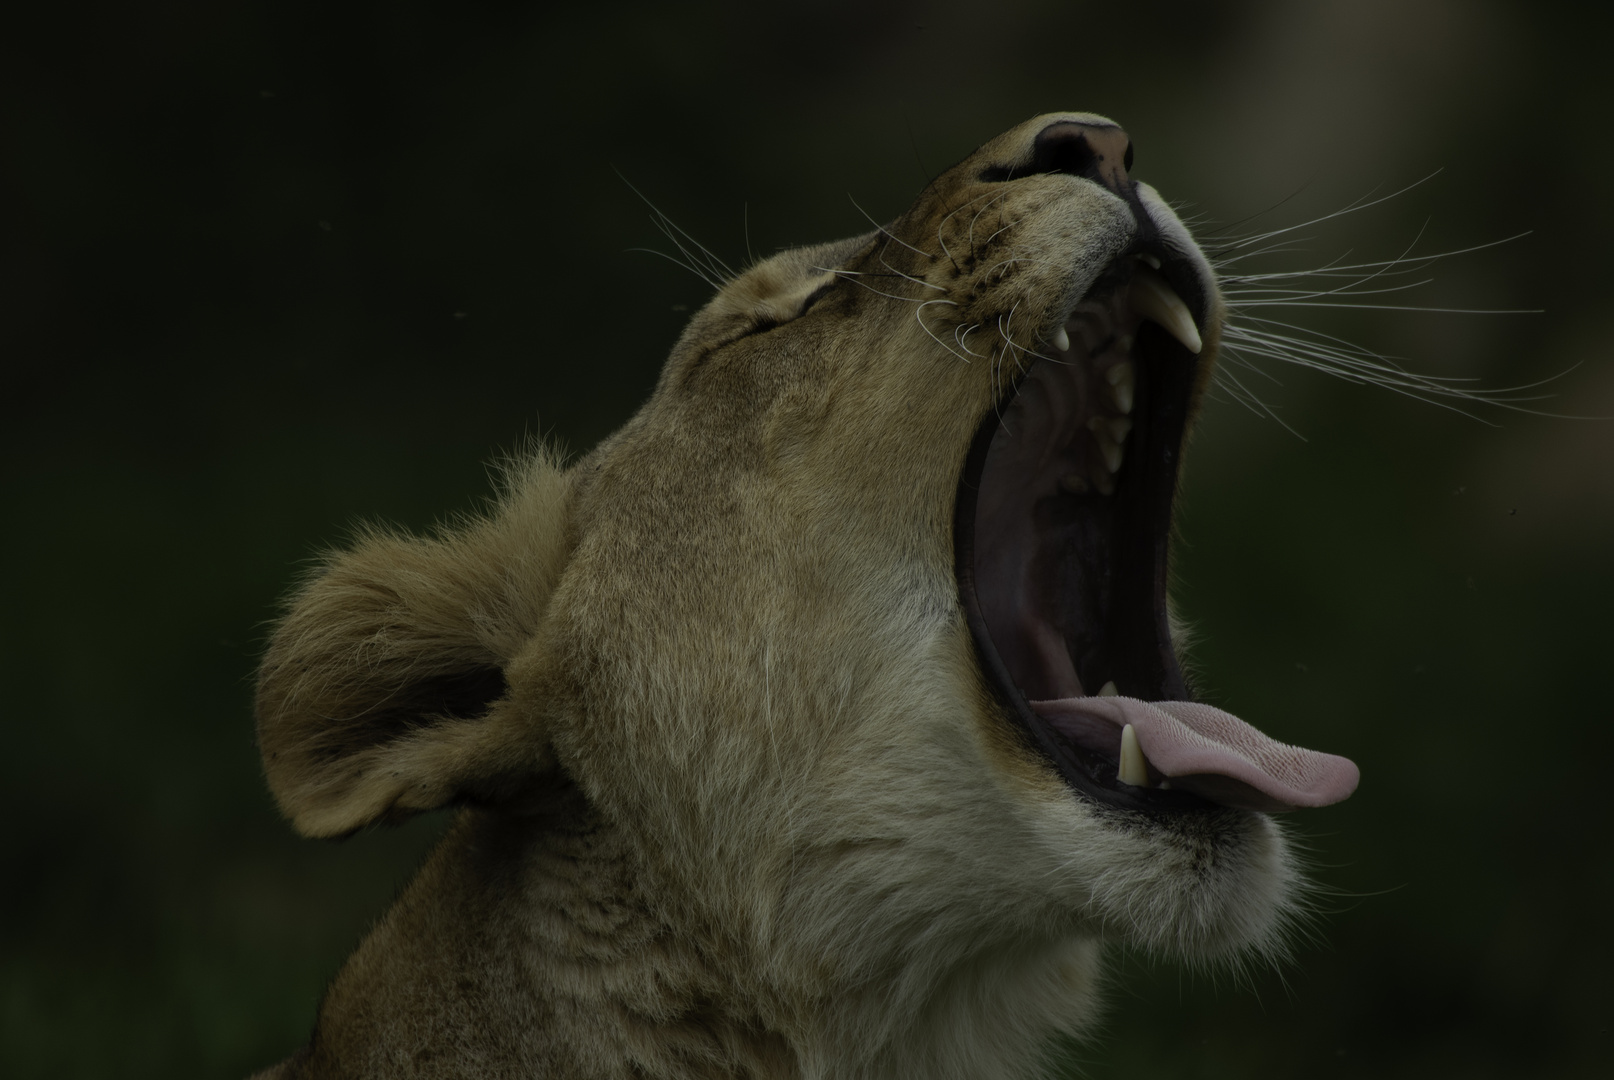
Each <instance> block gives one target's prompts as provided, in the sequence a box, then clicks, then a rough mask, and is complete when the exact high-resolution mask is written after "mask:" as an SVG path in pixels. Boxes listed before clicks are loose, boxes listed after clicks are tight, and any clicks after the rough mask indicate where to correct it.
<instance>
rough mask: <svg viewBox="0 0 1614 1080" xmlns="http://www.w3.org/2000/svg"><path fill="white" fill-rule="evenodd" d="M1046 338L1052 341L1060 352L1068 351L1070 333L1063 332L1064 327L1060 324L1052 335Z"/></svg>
mask: <svg viewBox="0 0 1614 1080" xmlns="http://www.w3.org/2000/svg"><path fill="white" fill-rule="evenodd" d="M1048 340H1049V341H1052V342H1053V343H1054V348H1056V349H1058V350H1059V351H1060V352H1070V335H1069V334H1067V333H1065V328H1064V327H1063V326H1061V327H1060V328H1059V329H1058V330H1055V331H1054V336H1053V337H1051V338H1049V339H1048Z"/></svg>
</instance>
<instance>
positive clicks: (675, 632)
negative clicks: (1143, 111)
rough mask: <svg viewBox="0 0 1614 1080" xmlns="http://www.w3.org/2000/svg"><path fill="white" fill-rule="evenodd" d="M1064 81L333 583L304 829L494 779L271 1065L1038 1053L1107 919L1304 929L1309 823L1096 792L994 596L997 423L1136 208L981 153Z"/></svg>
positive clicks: (770, 1071) (270, 702) (1136, 931)
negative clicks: (978, 495)
mask: <svg viewBox="0 0 1614 1080" xmlns="http://www.w3.org/2000/svg"><path fill="white" fill-rule="evenodd" d="M1053 119H1055V118H1053V117H1043V118H1039V119H1038V120H1034V121H1032V122H1030V123H1028V124H1026V125H1022V126H1021V127H1019V128H1016V129H1015V130H1014V131H1011V132H1010V133H1008V134H1007V135H1004V136H1002V137H1001V138H999V139H997V140H994V141H993V142H992V143H989V144H987V146H985V147H983V148H982V149H981V150H980V151H978V152H977V154H976V155H974V156H973V157H972V158H970V159H968V160H966V161H965V162H964V163H962V164H960V165H959V166H957V167H956V168H955V169H953V170H951V171H949V172H948V173H946V174H944V175H943V176H942V177H941V178H939V179H938V180H937V181H936V182H935V183H934V184H932V185H931V187H930V188H928V189H927V190H926V191H925V192H924V193H923V194H922V195H921V196H920V198H919V200H918V202H917V203H916V204H915V206H914V207H913V208H912V209H911V210H910V211H909V212H908V213H907V214H906V215H904V216H903V217H902V218H900V219H899V220H898V221H897V222H895V223H894V224H893V225H892V226H890V229H889V233H876V234H871V235H869V236H865V237H861V238H858V239H856V240H852V241H847V242H843V243H840V244H832V245H825V246H823V247H819V248H811V249H803V250H801V251H795V252H787V253H785V254H783V255H780V256H777V257H775V258H773V259H770V260H768V261H766V262H764V263H762V264H760V265H758V266H756V267H754V268H752V269H751V270H749V271H747V272H746V273H744V274H742V275H740V276H739V277H738V278H737V279H736V280H734V281H733V282H730V283H729V284H728V285H727V286H726V287H725V288H724V289H723V290H722V291H721V292H720V293H719V295H718V296H717V297H716V298H715V299H714V300H713V301H712V302H711V304H710V305H708V307H707V308H705V309H704V310H703V311H701V312H700V313H699V314H697V315H696V316H695V317H694V319H693V320H692V321H691V323H690V326H689V328H688V329H687V330H686V332H685V333H684V335H683V337H682V338H681V340H680V341H679V343H678V345H677V346H676V348H675V349H674V351H673V353H672V356H671V358H670V359H669V361H668V363H667V366H666V368H665V370H664V372H663V375H662V378H661V381H660V384H659V385H658V387H657V390H656V392H655V394H654V396H653V397H652V398H651V400H650V402H649V403H648V404H647V405H646V406H645V407H644V408H643V409H642V410H641V411H640V412H639V413H638V414H637V415H636V416H635V417H634V418H633V419H632V420H630V421H629V423H628V424H627V425H626V426H625V427H624V428H623V429H622V430H621V431H619V432H618V433H617V434H616V435H614V436H612V437H611V438H610V439H608V440H607V441H606V442H605V443H603V444H602V445H601V446H600V447H598V448H597V449H596V450H595V451H594V452H593V453H592V454H590V455H589V456H588V457H586V458H584V459H583V460H582V461H581V462H579V463H578V464H576V465H575V466H573V467H572V468H570V469H565V470H563V469H562V468H561V467H560V465H559V464H558V463H557V462H556V461H554V460H553V459H551V458H547V457H544V456H539V457H538V458H537V459H536V460H534V461H533V462H532V463H531V464H530V465H529V466H528V467H526V469H525V471H523V472H520V473H519V474H518V475H515V476H513V477H512V478H511V481H510V483H509V485H508V490H507V491H506V492H505V494H504V496H503V498H502V499H501V501H500V502H499V504H498V506H497V508H496V509H494V510H493V511H492V512H491V513H490V514H488V515H487V516H485V517H481V518H478V519H476V520H473V521H470V522H468V523H464V524H462V525H460V526H458V527H455V528H452V529H447V530H444V531H442V532H441V533H439V534H438V535H436V536H434V537H432V538H428V539H416V538H409V537H402V536H395V535H391V534H384V533H370V534H366V535H365V536H363V537H361V538H360V540H359V541H358V542H357V544H356V545H355V546H354V547H353V548H352V549H351V550H349V551H347V552H345V553H342V554H339V555H336V556H334V557H332V558H331V559H330V560H329V561H328V562H327V564H326V566H325V568H324V569H323V571H322V572H321V573H320V574H319V575H318V576H316V577H313V578H312V579H310V580H309V581H308V582H307V583H306V584H305V585H304V586H303V587H302V589H301V590H300V591H299V592H298V593H297V594H296V596H295V597H294V598H293V600H292V603H291V607H290V611H289V614H288V615H287V616H286V617H285V619H284V621H283V622H282V623H281V625H280V626H279V628H278V630H277V632H276V634H275V637H274V641H273V644H272V646H271V648H270V651H269V654H268V656H267V658H266V659H265V661H264V665H263V670H262V674H261V683H260V689H259V714H258V716H259V732H260V739H261V742H262V746H263V752H264V759H265V764H266V769H267V772H268V777H269V783H270V785H271V787H272V788H273V790H274V792H275V796H276V798H277V799H278V800H279V802H280V805H281V807H282V808H283V809H284V811H285V812H286V813H287V814H288V816H290V817H291V819H292V821H293V822H294V823H295V824H296V826H297V828H298V829H299V830H300V831H302V832H303V833H305V834H307V835H311V836H333V835H341V834H345V833H348V832H351V831H353V830H355V829H358V828H361V827H363V826H365V825H366V824H369V823H371V822H374V821H377V820H384V819H392V818H396V817H398V816H400V815H404V814H407V813H410V812H414V811H420V810H426V809H430V808H433V807H438V806H443V805H448V804H451V803H458V804H461V805H462V806H463V808H462V809H461V810H460V811H459V813H458V817H457V819H456V820H455V822H454V824H453V826H452V828H451V829H450V830H449V832H448V834H447V835H446V836H445V837H444V839H443V841H442V842H441V844H440V845H439V846H438V847H437V849H436V851H435V852H434V854H433V855H432V856H431V858H430V859H429V860H428V862H427V863H426V865H425V866H424V867H423V868H422V870H421V871H420V873H419V875H418V876H417V877H416V879H415V880H414V882H413V883H412V884H411V885H410V886H409V888H408V889H407V890H406V891H405V892H404V894H403V895H402V896H401V897H400V899H399V900H398V902H397V903H396V905H395V906H394V907H393V908H392V910H391V911H389V912H388V913H387V915H386V916H385V917H384V918H383V919H382V920H381V921H380V923H379V924H378V925H377V926H376V928H375V930H374V931H373V932H372V933H371V935H370V936H369V937H368V939H367V940H366V941H365V942H364V943H363V944H362V945H361V946H360V948H359V949H358V951H357V952H356V953H355V954H354V956H353V957H352V958H351V959H350V960H349V962H348V963H347V965H346V966H345V967H344V968H343V970H342V972H341V974H340V975H339V976H338V977H337V979H336V981H335V983H334V984H333V986H332V987H331V990H330V992H329V994H328V995H327V997H326V999H325V1001H324V1003H323V1005H322V1006H321V1009H320V1014H319V1019H318V1023H317V1027H316V1029H315V1034H314V1037H313V1039H312V1042H311V1044H310V1046H309V1047H308V1048H307V1049H305V1050H304V1051H303V1052H301V1053H300V1054H299V1055H297V1056H296V1057H294V1058H293V1059H292V1060H290V1061H288V1062H286V1063H284V1064H283V1065H282V1066H281V1067H280V1069H279V1071H278V1072H277V1073H275V1074H274V1075H280V1076H378V1077H379V1076H388V1077H397V1076H460V1077H506V1076H510V1077H514V1076H547V1077H570V1078H585V1077H600V1078H604V1077H613V1078H629V1077H759V1078H760V1077H780V1078H783V1077H825V1078H827V1077H847V1078H850V1077H915V1078H917V1077H926V1078H943V1077H1011V1076H1024V1075H1028V1074H1034V1073H1035V1072H1036V1071H1037V1069H1038V1068H1039V1066H1040V1064H1041V1062H1042V1061H1043V1055H1044V1054H1045V1053H1047V1051H1048V1049H1049V1047H1050V1044H1051V1040H1052V1039H1053V1038H1054V1037H1055V1036H1057V1035H1060V1034H1064V1033H1070V1032H1075V1031H1080V1030H1081V1029H1083V1028H1084V1027H1085V1026H1087V1025H1088V1024H1089V1023H1090V1022H1091V1020H1092V1018H1093V1017H1094V1016H1095V1014H1096V1004H1095V998H1094V995H1095V990H1096V987H1097V983H1098V981H1099V951H1100V949H1099V942H1100V940H1101V939H1104V938H1115V939H1122V940H1128V941H1132V942H1134V943H1137V944H1139V945H1141V946H1143V947H1145V948H1150V949H1157V950H1162V951H1169V952H1172V953H1176V954H1183V955H1189V956H1195V957H1199V956H1213V955H1220V954H1225V953H1226V952H1228V951H1229V950H1235V949H1239V948H1245V947H1252V946H1254V947H1260V946H1261V945H1263V944H1264V943H1268V942H1270V940H1271V938H1272V935H1273V933H1274V929H1275V926H1276V925H1277V923H1278V922H1279V921H1280V920H1281V918H1282V915H1283V912H1284V910H1285V905H1286V904H1287V902H1288V900H1289V896H1290V893H1291V892H1292V889H1293V886H1294V875H1293V872H1292V870H1291V868H1290V863H1289V861H1288V858H1287V856H1286V855H1285V851H1284V846H1283V842H1282V838H1281V836H1280V835H1279V834H1278V832H1277V830H1276V829H1275V827H1274V826H1273V824H1272V822H1271V821H1270V820H1269V819H1268V818H1266V817H1265V816H1263V815H1260V814H1255V813H1251V812H1246V811H1236V810H1227V811H1220V812H1211V813H1206V814H1199V815H1194V816H1193V820H1192V823H1191V824H1183V823H1181V822H1175V821H1153V820H1149V819H1145V818H1138V817H1137V816H1136V815H1132V816H1125V815H1121V814H1118V813H1117V812H1115V811H1112V810H1107V809H1104V808H1101V807H1098V806H1097V805H1095V804H1090V803H1089V802H1088V801H1086V800H1085V799H1082V798H1080V797H1077V796H1076V795H1074V794H1073V793H1072V791H1071V790H1070V789H1069V788H1067V787H1066V786H1065V784H1064V783H1063V782H1062V781H1061V780H1060V779H1059V777H1058V776H1057V775H1056V774H1055V773H1054V772H1053V771H1052V770H1051V769H1050V768H1049V767H1048V766H1047V765H1046V764H1045V763H1044V762H1043V761H1042V760H1041V759H1040V758H1039V757H1037V756H1036V755H1035V754H1034V753H1032V752H1031V751H1029V750H1027V749H1026V748H1025V747H1024V746H1023V744H1022V743H1021V742H1020V740H1019V739H1018V738H1017V737H1016V736H1015V734H1014V733H1013V731H1012V729H1011V727H1010V725H1009V723H1008V722H1007V720H1006V718H1005V716H1004V714H1003V711H1002V706H1000V705H999V704H998V703H997V702H996V700H995V699H994V697H993V696H992V693H991V692H990V691H989V689H988V688H987V686H986V684H985V683H984V681H983V678H982V676H981V674H980V672H979V669H978V667H977V662H976V659H975V654H974V651H973V646H972V643H971V640H970V635H969V631H968V629H967V627H966V625H965V622H964V618H963V615H962V612H961V609H960V605H959V600H958V587H957V584H956V582H955V579H954V576H953V567H952V558H953V556H952V551H953V541H952V533H951V529H952V516H953V506H954V499H955V495H956V489H957V485H958V482H959V475H960V469H961V466H962V463H963V460H964V456H965V453H966V451H967V450H968V448H969V445H970V441H971V438H972V436H973V435H974V432H975V430H976V428H977V426H978V425H979V423H980V422H981V420H982V418H983V416H985V415H986V413H987V411H988V410H989V409H990V408H992V406H993V403H994V402H995V401H997V400H998V399H999V397H1000V395H1001V391H1002V389H1003V386H1004V383H1005V380H1007V379H1009V378H1011V376H1012V374H1013V372H1014V370H1015V366H1016V365H1019V364H1022V363H1025V362H1027V358H1026V356H1025V355H1024V353H1023V351H1022V350H1023V349H1025V348H1028V347H1031V346H1033V345H1034V344H1035V342H1037V341H1038V340H1039V339H1040V338H1041V337H1042V336H1043V335H1044V334H1046V333H1047V332H1049V331H1050V329H1051V328H1052V326H1053V325H1054V322H1055V320H1057V319H1058V318H1059V317H1060V315H1061V313H1062V312H1063V311H1065V310H1067V309H1068V308H1069V305H1070V304H1071V303H1072V302H1073V300H1074V299H1075V298H1077V297H1079V296H1080V295H1081V294H1082V293H1083V292H1085V290H1086V289H1087V288H1088V286H1089V285H1091V284H1092V282H1093V280H1094V278H1095V276H1096V275H1097V274H1098V273H1099V272H1100V271H1101V270H1102V269H1103V268H1104V267H1105V265H1106V264H1107V263H1108V262H1109V261H1110V260H1111V259H1112V258H1114V257H1115V256H1116V255H1117V254H1118V253H1119V252H1121V251H1122V250H1123V249H1124V248H1125V246H1126V244H1127V242H1128V240H1129V237H1130V230H1131V228H1132V219H1131V216H1130V211H1129V210H1127V208H1126V206H1125V205H1124V204H1123V203H1122V202H1121V201H1120V200H1119V199H1117V198H1115V197H1114V196H1112V195H1111V194H1109V193H1108V192H1107V191H1105V190H1104V189H1103V188H1101V187H1099V186H1098V185H1096V184H1094V183H1092V182H1089V181H1087V180H1083V179H1080V178H1077V177H1073V176H1067V175H1059V174H1052V175H1037V176H1028V177H1025V178H1024V179H1019V180H1016V181H1014V182H1013V183H1009V184H987V183H984V182H982V181H980V180H979V179H977V177H978V175H979V173H980V170H981V168H982V167H983V166H985V165H991V164H1012V163H1014V162H1017V161H1020V160H1022V159H1024V157H1025V155H1026V154H1027V152H1028V149H1027V148H1028V147H1029V145H1030V140H1031V139H1032V138H1033V137H1034V136H1035V135H1036V134H1037V132H1039V131H1041V130H1042V129H1043V128H1044V127H1045V126H1046V125H1047V124H1049V123H1050V122H1052V120H1053ZM1079 119H1081V118H1079ZM1085 119H1092V118H1085ZM1151 198H1152V194H1151ZM1149 206H1150V213H1151V214H1152V215H1157V216H1159V215H1168V214H1169V212H1168V211H1165V210H1164V209H1163V204H1158V203H1157V202H1150V203H1149ZM1159 220H1162V221H1164V220H1165V218H1164V216H1160V217H1159ZM1171 221H1172V222H1174V221H1175V219H1171ZM1174 228H1175V229H1176V230H1177V231H1176V232H1171V233H1170V236H1171V237H1172V238H1173V242H1176V243H1180V244H1184V245H1190V246H1191V241H1188V240H1187V239H1186V233H1181V232H1180V227H1178V226H1174ZM1179 233H1180V236H1179V235H1178V234H1179ZM1195 255H1196V257H1197V252H1195ZM832 270H834V271H837V272H835V273H832V272H831V271H832ZM824 285H833V287H832V288H831V289H829V290H828V291H827V292H825V293H823V294H821V295H820V296H819V297H818V298H817V299H816V301H815V302H814V303H813V304H812V306H811V307H810V308H808V310H807V311H806V312H805V313H802V305H803V304H804V303H805V302H806V301H807V300H808V299H809V298H810V297H813V296H814V294H815V293H817V291H818V290H819V289H820V288H821V287H822V286H824ZM1219 318H1220V313H1219V310H1218V311H1215V312H1213V313H1212V319H1211V325H1210V326H1208V327H1207V328H1206V341H1207V346H1206V352H1205V357H1204V358H1205V364H1204V366H1205V368H1207V369H1208V367H1209V360H1210V359H1211V357H1212V355H1213V354H1214V350H1215V342H1216V338H1217V329H1218V321H1219ZM759 328H760V329H759Z"/></svg>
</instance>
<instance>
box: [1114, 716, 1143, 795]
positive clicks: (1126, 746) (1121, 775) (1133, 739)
mask: <svg viewBox="0 0 1614 1080" xmlns="http://www.w3.org/2000/svg"><path fill="white" fill-rule="evenodd" d="M1115 778H1116V779H1117V780H1119V781H1121V783H1123V784H1130V785H1132V786H1133V787H1148V786H1149V766H1148V764H1147V763H1146V762H1145V761H1144V759H1143V748H1142V747H1141V746H1139V745H1138V733H1137V732H1136V731H1133V730H1132V725H1131V724H1128V725H1127V726H1126V727H1124V728H1122V729H1121V764H1120V766H1119V767H1118V768H1117V769H1116V770H1115Z"/></svg>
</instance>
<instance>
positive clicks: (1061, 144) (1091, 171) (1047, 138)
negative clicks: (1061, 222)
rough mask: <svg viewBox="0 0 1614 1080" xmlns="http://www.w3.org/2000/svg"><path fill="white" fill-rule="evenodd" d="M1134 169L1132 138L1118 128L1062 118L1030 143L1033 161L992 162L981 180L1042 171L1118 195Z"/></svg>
mask: <svg viewBox="0 0 1614 1080" xmlns="http://www.w3.org/2000/svg"><path fill="white" fill-rule="evenodd" d="M1130 168H1132V141H1131V140H1130V139H1128V138H1127V135H1126V132H1124V131H1122V130H1121V129H1120V128H1118V127H1114V126H1104V125H1098V124H1081V123H1076V122H1075V121H1063V122H1061V123H1057V124H1050V125H1049V126H1048V127H1045V128H1043V129H1042V131H1040V132H1039V133H1038V134H1037V138H1036V140H1035V141H1034V142H1033V143H1032V144H1031V160H1030V161H1023V162H1021V163H1018V164H1015V165H993V166H990V167H988V168H986V169H983V170H982V171H981V179H982V180H986V181H993V182H1001V181H1004V180H1013V179H1016V178H1017V177H1024V176H1037V175H1040V174H1043V173H1064V174H1066V175H1067V176H1080V177H1084V178H1086V179H1088V180H1092V181H1093V182H1094V183H1098V184H1103V185H1104V186H1105V187H1107V188H1109V189H1110V190H1112V191H1115V192H1117V193H1118V194H1119V193H1121V192H1122V190H1123V189H1124V188H1126V187H1128V186H1129V185H1128V183H1127V177H1126V173H1127V170H1128V169H1130Z"/></svg>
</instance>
